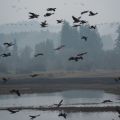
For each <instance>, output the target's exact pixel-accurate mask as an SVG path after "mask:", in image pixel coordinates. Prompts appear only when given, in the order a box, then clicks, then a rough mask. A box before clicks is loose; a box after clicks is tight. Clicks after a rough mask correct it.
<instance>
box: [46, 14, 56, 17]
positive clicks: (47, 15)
mask: <svg viewBox="0 0 120 120" xmlns="http://www.w3.org/2000/svg"><path fill="white" fill-rule="evenodd" d="M53 14H54V13H46V14H45V15H44V17H49V16H51V15H53Z"/></svg>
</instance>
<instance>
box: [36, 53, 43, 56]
mask: <svg viewBox="0 0 120 120" xmlns="http://www.w3.org/2000/svg"><path fill="white" fill-rule="evenodd" d="M43 55H44V54H43V53H37V54H35V55H34V57H38V56H43Z"/></svg>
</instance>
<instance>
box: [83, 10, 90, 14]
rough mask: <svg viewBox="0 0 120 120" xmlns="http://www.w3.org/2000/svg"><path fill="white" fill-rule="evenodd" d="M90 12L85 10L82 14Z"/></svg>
mask: <svg viewBox="0 0 120 120" xmlns="http://www.w3.org/2000/svg"><path fill="white" fill-rule="evenodd" d="M88 12H89V11H88V10H86V11H83V12H81V15H83V14H86V13H88Z"/></svg>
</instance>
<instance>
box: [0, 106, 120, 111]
mask: <svg viewBox="0 0 120 120" xmlns="http://www.w3.org/2000/svg"><path fill="white" fill-rule="evenodd" d="M7 109H13V110H40V111H61V110H63V111H65V112H117V111H116V109H120V106H105V107H60V108H57V107H42V106H41V107H9V108H0V110H7Z"/></svg>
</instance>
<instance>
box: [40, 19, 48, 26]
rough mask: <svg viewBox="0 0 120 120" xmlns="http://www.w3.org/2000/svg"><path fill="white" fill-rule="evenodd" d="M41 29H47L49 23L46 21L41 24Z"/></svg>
mask: <svg viewBox="0 0 120 120" xmlns="http://www.w3.org/2000/svg"><path fill="white" fill-rule="evenodd" d="M40 25H41V27H47V26H48V23H47V21H46V20H45V21H44V22H41V24H40Z"/></svg>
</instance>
